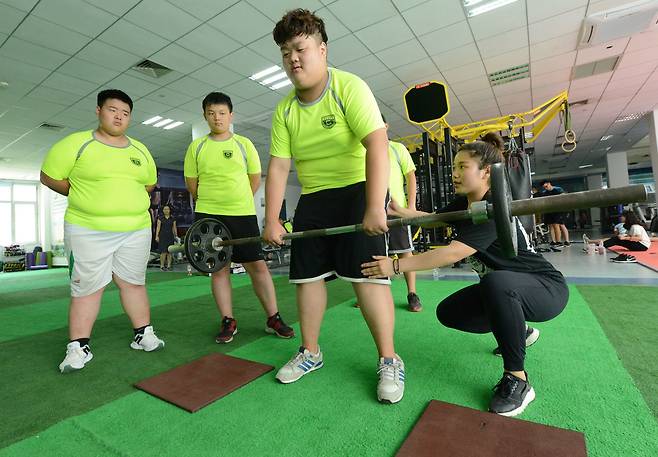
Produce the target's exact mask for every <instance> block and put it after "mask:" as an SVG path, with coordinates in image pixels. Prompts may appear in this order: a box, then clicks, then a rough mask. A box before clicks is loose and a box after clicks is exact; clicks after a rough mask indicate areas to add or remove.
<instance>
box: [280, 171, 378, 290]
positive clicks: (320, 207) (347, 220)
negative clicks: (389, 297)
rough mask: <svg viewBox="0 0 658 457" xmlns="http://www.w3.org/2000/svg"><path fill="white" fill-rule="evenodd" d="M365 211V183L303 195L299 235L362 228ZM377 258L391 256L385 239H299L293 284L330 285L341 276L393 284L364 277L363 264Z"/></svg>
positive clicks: (295, 243)
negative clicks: (319, 229)
mask: <svg viewBox="0 0 658 457" xmlns="http://www.w3.org/2000/svg"><path fill="white" fill-rule="evenodd" d="M382 207H385V202H382ZM365 208H366V185H365V182H360V183H356V184H352V185H349V186H345V187H339V188H337V189H327V190H321V191H318V192H313V193H311V194H303V195H302V196H301V197H300V198H299V203H298V204H297V209H296V210H295V219H294V226H295V231H296V232H298V231H303V230H310V229H317V228H326V227H338V226H341V225H353V224H359V223H361V222H362V221H363V215H364V213H365ZM373 255H382V256H386V255H388V251H387V245H386V237H385V235H377V236H368V235H366V234H365V233H364V232H358V233H345V234H342V235H331V236H323V237H315V238H298V239H295V240H292V246H291V254H290V282H291V283H305V282H313V281H318V280H320V279H324V280H325V281H329V280H331V279H335V278H336V276H338V277H339V278H341V279H345V280H347V281H351V282H372V283H379V284H390V280H388V279H368V278H366V277H364V276H363V275H362V274H361V264H362V263H364V262H369V261H372V256H373Z"/></svg>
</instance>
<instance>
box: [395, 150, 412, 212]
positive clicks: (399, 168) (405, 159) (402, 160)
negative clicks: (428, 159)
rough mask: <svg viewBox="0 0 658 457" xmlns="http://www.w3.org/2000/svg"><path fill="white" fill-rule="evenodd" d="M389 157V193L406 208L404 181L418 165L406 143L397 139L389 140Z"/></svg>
mask: <svg viewBox="0 0 658 457" xmlns="http://www.w3.org/2000/svg"><path fill="white" fill-rule="evenodd" d="M388 159H389V161H390V165H391V174H390V177H389V181H388V190H389V193H390V194H391V198H392V199H393V200H395V201H396V202H397V203H399V204H400V205H402V206H403V207H405V208H406V207H407V196H406V195H405V193H404V182H405V179H406V175H407V174H408V173H411V172H412V171H416V165H414V161H413V159H412V158H411V154H410V153H409V150H408V149H407V148H406V147H405V145H404V144H402V143H397V142H395V141H389V142H388Z"/></svg>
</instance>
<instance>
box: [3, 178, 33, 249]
mask: <svg viewBox="0 0 658 457" xmlns="http://www.w3.org/2000/svg"><path fill="white" fill-rule="evenodd" d="M37 192H38V184H37V183H34V182H20V183H18V182H7V181H4V182H0V245H1V246H9V245H11V244H33V243H36V242H37V241H38V240H37V238H38V233H39V230H38V229H39V227H38V215H37V204H38V199H37Z"/></svg>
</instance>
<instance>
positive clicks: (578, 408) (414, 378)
mask: <svg viewBox="0 0 658 457" xmlns="http://www.w3.org/2000/svg"><path fill="white" fill-rule="evenodd" d="M34 273H36V272H28V273H24V274H23V273H12V274H7V275H4V276H0V385H1V386H2V389H0V423H2V424H3V426H2V427H0V457H3V456H28V455H29V456H31V455H49V457H50V456H59V455H62V456H64V455H66V456H71V455H98V456H105V455H107V456H115V455H122V456H125V455H135V456H151V455H153V456H156V455H157V456H168V455H171V456H188V455H189V456H205V455H219V456H223V455H226V456H233V455H236V456H237V455H239V456H262V455H290V456H297V455H299V456H303V455H322V456H325V455H326V456H334V455H372V456H388V455H394V454H395V452H396V451H397V449H398V448H399V446H400V445H401V443H402V442H403V441H404V439H405V437H406V436H407V434H408V433H409V431H410V430H411V428H412V427H413V426H414V424H415V422H416V420H417V419H418V417H419V416H420V414H421V413H422V411H423V409H424V408H425V406H426V405H427V402H428V401H429V400H430V399H438V400H443V401H447V402H451V403H455V404H459V405H463V406H468V407H471V408H475V409H479V410H482V409H485V408H486V407H487V403H488V400H489V398H490V394H491V390H490V389H491V387H492V386H493V385H494V384H495V383H496V382H497V381H498V379H499V377H500V374H501V359H500V358H497V357H494V356H492V355H491V353H490V351H491V349H492V347H493V346H494V345H495V343H494V340H493V337H492V336H491V335H469V334H462V333H459V332H457V331H454V330H450V329H447V328H444V327H442V326H440V325H439V324H438V323H437V322H436V318H435V317H434V306H435V304H436V303H437V302H438V301H440V300H441V298H443V297H445V296H446V295H447V294H449V293H451V292H453V291H455V290H457V289H459V288H460V287H463V286H464V285H466V284H467V283H465V282H460V281H436V282H435V281H419V284H418V292H419V295H420V296H421V298H422V299H423V302H424V304H425V309H424V311H423V312H422V313H418V314H416V313H409V312H407V311H406V310H405V308H404V303H403V301H404V297H405V295H406V290H405V288H404V283H403V282H402V281H396V282H395V283H394V285H393V293H394V297H395V298H396V302H397V303H398V306H397V311H396V312H397V315H396V318H397V321H396V346H397V351H398V353H399V354H400V355H401V356H402V357H403V358H404V360H405V364H406V369H407V386H406V392H405V397H404V399H403V401H402V402H401V403H399V404H396V405H380V404H378V403H377V401H376V398H375V386H376V381H377V378H376V374H375V367H376V359H377V354H376V351H375V348H374V344H373V343H372V340H371V338H370V335H369V332H368V330H367V327H366V325H365V323H364V321H363V319H362V318H361V315H360V312H359V311H358V310H357V309H355V308H353V307H352V303H353V298H352V291H351V287H350V285H349V284H346V283H344V282H341V281H333V282H331V283H329V286H328V287H329V300H330V303H329V305H330V307H329V309H328V311H327V313H326V316H325V320H324V324H323V334H322V337H321V345H322V349H323V352H324V355H325V366H324V367H323V368H322V369H321V370H318V371H317V372H314V373H312V374H310V375H309V376H307V377H305V378H303V379H301V380H300V381H299V382H297V383H294V384H290V385H281V384H278V383H277V382H276V381H275V380H274V374H273V373H270V374H267V375H265V376H263V377H261V378H258V379H256V380H255V381H253V382H251V383H250V384H248V385H246V386H244V387H243V388H241V389H239V390H238V391H236V392H234V393H232V394H230V395H229V396H227V397H225V398H223V399H221V400H219V401H217V402H215V403H213V404H211V405H209V406H208V407H206V408H204V409H202V410H201V411H199V412H198V413H195V414H189V413H187V412H185V411H183V410H181V409H178V408H176V407H175V406H172V405H170V404H168V403H165V402H163V401H161V400H158V399H157V398H154V397H151V396H150V395H148V394H146V393H144V392H141V391H137V390H135V389H134V388H133V387H132V384H133V383H134V382H136V381H138V380H141V379H143V378H146V377H149V376H152V375H154V374H157V373H160V372H162V371H165V370H167V369H169V368H172V367H174V366H177V365H180V364H182V363H185V362H188V361H191V360H194V359H196V358H198V357H201V356H203V355H206V354H208V353H211V352H226V353H229V354H231V355H234V356H237V357H243V358H246V359H250V360H255V361H259V362H263V363H268V364H271V365H274V366H276V367H278V366H280V365H281V364H283V363H285V362H286V361H287V359H288V358H289V357H290V356H291V355H292V354H293V353H294V352H295V351H296V349H297V346H298V345H299V340H298V339H294V340H292V341H291V340H282V339H278V338H275V337H273V336H266V335H265V333H264V332H263V327H264V314H263V312H262V310H261V309H260V306H259V305H258V302H257V300H256V297H255V296H254V294H253V292H252V290H251V287H250V286H249V283H248V279H247V278H246V277H245V276H237V277H236V276H234V277H233V280H234V288H235V290H234V303H235V315H236V318H237V319H238V322H239V328H240V333H239V334H238V335H237V336H236V338H235V340H234V342H233V343H231V344H229V345H224V346H219V345H217V344H215V343H214V341H213V336H214V334H215V332H216V327H217V322H218V316H217V311H216V310H215V308H214V304H213V301H212V297H211V296H210V294H209V287H208V278H207V277H201V276H194V277H187V276H185V275H180V274H176V273H173V274H172V273H160V272H157V273H150V274H149V279H148V284H149V286H148V287H149V294H150V297H151V301H152V304H153V311H152V321H153V324H154V325H155V326H156V330H157V332H158V334H159V335H160V336H161V337H162V338H163V339H165V340H166V342H167V346H166V347H165V349H164V350H163V351H161V352H157V353H151V354H145V353H142V352H137V351H132V350H130V349H129V348H128V343H129V342H130V338H131V333H132V332H131V329H130V324H129V321H128V319H127V317H126V316H125V315H123V313H122V311H121V308H120V304H119V302H118V296H117V293H116V290H108V291H107V292H106V296H105V298H104V302H103V309H102V313H101V316H100V317H99V320H98V322H97V323H96V326H95V329H94V336H93V339H92V350H93V351H94V359H93V361H92V362H90V364H89V365H88V366H87V367H86V368H85V369H84V370H82V371H80V372H77V373H73V374H71V375H66V376H63V375H61V374H59V372H58V370H57V365H58V364H59V362H60V361H61V358H62V357H63V355H64V349H65V344H66V340H67V330H66V316H67V304H68V299H67V296H66V290H67V285H66V275H65V273H64V272H62V271H61V270H54V271H53V270H50V271H45V272H38V273H37V274H38V275H39V276H33V275H34ZM28 275H29V276H28ZM275 284H276V288H277V294H278V299H279V304H280V308H281V313H282V315H283V316H284V317H285V318H286V319H287V320H288V321H290V322H294V321H296V319H297V314H296V311H295V305H294V302H295V292H294V288H293V286H291V285H289V284H288V283H287V279H286V278H285V277H275ZM24 291H25V292H24ZM656 317H658V294H656V289H655V288H651V287H632V288H631V287H627V288H625V287H620V286H596V287H590V286H579V287H574V286H572V287H571V298H570V301H569V305H568V307H567V309H566V310H565V311H564V313H562V315H560V316H558V317H557V318H556V319H554V320H553V321H551V322H547V323H542V324H538V325H537V327H538V328H539V329H540V330H541V332H542V333H541V338H540V340H539V342H538V343H537V344H535V345H534V346H533V347H532V348H530V349H529V350H528V357H527V363H526V368H527V370H528V372H529V375H530V380H531V382H532V384H533V386H534V388H535V390H536V391H537V399H536V400H535V401H534V402H533V403H532V404H531V405H530V406H529V407H528V409H527V410H526V412H524V414H523V415H521V416H520V418H521V419H524V420H529V421H533V422H538V423H543V424H549V425H553V426H558V427H564V428H569V429H572V430H577V431H581V432H584V433H585V436H586V440H587V446H588V451H589V455H590V456H610V457H613V456H614V457H617V456H638V457H644V456H653V455H657V454H658V452H657V450H658V424H657V422H656V418H655V415H656V414H657V413H658V400H657V397H658V394H657V393H656V392H657V385H658V381H656V379H658V377H657V376H656V375H657V371H656V366H657V365H658V362H657V361H656V360H655V359H656V358H655V357H654V356H653V354H654V353H655V347H656V335H655V333H656V332H655V327H656V325H655V324H656V321H657V319H656ZM294 327H295V329H296V330H297V331H298V330H299V328H298V326H297V325H294ZM651 329H653V331H651ZM652 410H653V413H652Z"/></svg>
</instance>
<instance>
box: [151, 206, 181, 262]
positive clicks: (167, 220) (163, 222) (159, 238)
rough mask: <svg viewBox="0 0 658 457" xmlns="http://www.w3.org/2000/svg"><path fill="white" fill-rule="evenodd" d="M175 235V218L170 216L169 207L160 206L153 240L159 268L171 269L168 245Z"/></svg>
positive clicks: (172, 242)
mask: <svg viewBox="0 0 658 457" xmlns="http://www.w3.org/2000/svg"><path fill="white" fill-rule="evenodd" d="M177 236H178V232H177V230H176V220H175V219H174V218H173V217H172V216H171V208H169V206H168V205H165V206H163V207H162V217H160V218H158V223H157V226H156V228H155V242H156V243H158V252H159V253H160V269H161V270H162V271H167V270H169V271H171V262H172V260H173V259H172V256H171V254H170V253H169V246H171V245H172V244H174V239H175V238H176V237H177Z"/></svg>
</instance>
